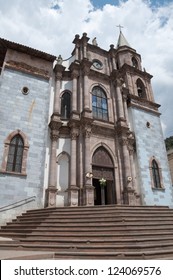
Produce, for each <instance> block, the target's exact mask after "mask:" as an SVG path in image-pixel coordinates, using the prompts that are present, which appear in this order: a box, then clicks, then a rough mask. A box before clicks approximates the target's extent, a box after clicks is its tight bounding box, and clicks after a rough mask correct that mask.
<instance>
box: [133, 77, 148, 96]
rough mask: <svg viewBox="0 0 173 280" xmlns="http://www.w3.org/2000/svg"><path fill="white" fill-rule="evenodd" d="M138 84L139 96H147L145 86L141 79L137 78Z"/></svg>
mask: <svg viewBox="0 0 173 280" xmlns="http://www.w3.org/2000/svg"><path fill="white" fill-rule="evenodd" d="M136 86H137V92H138V96H139V97H141V98H147V95H146V91H145V86H144V84H143V82H142V81H141V80H140V79H137V82H136Z"/></svg>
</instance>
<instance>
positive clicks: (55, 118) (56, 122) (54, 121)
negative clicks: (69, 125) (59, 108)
mask: <svg viewBox="0 0 173 280" xmlns="http://www.w3.org/2000/svg"><path fill="white" fill-rule="evenodd" d="M61 126H62V121H61V120H60V115H59V114H56V113H53V115H52V116H51V121H50V123H49V127H50V129H51V130H59V129H60V127H61Z"/></svg>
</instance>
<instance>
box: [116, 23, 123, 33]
mask: <svg viewBox="0 0 173 280" xmlns="http://www.w3.org/2000/svg"><path fill="white" fill-rule="evenodd" d="M117 27H118V28H119V30H120V32H121V28H124V26H122V25H120V24H119V25H117Z"/></svg>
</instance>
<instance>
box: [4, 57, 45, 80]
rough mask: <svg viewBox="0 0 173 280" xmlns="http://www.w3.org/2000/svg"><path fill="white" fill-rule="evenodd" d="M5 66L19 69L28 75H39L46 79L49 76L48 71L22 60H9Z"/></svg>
mask: <svg viewBox="0 0 173 280" xmlns="http://www.w3.org/2000/svg"><path fill="white" fill-rule="evenodd" d="M5 68H8V69H12V70H16V71H20V72H22V73H26V74H30V75H34V76H37V77H41V78H44V79H47V80H49V78H50V75H49V71H47V70H44V69H40V68H37V67H34V66H31V65H28V64H26V63H24V62H18V61H13V60H9V61H7V62H6V63H5Z"/></svg>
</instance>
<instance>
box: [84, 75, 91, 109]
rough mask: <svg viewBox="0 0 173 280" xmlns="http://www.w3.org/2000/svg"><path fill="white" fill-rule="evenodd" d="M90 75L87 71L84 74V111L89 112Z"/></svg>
mask: <svg viewBox="0 0 173 280" xmlns="http://www.w3.org/2000/svg"><path fill="white" fill-rule="evenodd" d="M88 74H89V72H87V71H85V72H84V89H83V91H84V110H89V109H90V105H89V98H90V94H89V92H88Z"/></svg>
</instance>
